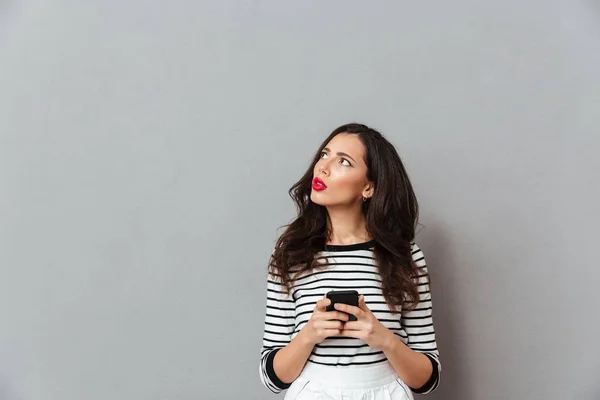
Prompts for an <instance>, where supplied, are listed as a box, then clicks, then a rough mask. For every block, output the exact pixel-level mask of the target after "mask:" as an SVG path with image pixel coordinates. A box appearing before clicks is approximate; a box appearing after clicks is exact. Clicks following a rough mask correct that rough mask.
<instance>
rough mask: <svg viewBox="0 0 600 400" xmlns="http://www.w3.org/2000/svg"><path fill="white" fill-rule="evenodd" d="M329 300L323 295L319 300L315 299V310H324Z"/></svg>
mask: <svg viewBox="0 0 600 400" xmlns="http://www.w3.org/2000/svg"><path fill="white" fill-rule="evenodd" d="M330 302H331V300H329V299H328V298H327V297H323V298H322V299H321V300H319V301H317V304H316V306H315V310H319V311H325V309H326V307H327V306H328V305H329V303H330Z"/></svg>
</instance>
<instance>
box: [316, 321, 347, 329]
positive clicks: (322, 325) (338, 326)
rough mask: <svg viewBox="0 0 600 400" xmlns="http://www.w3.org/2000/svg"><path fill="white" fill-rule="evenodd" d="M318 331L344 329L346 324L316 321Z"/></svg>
mask: <svg viewBox="0 0 600 400" xmlns="http://www.w3.org/2000/svg"><path fill="white" fill-rule="evenodd" d="M314 326H315V328H317V329H344V323H343V322H341V321H315V323H314Z"/></svg>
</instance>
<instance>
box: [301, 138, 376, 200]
mask: <svg viewBox="0 0 600 400" xmlns="http://www.w3.org/2000/svg"><path fill="white" fill-rule="evenodd" d="M364 156H365V148H364V145H363V144H362V142H361V140H360V139H359V137H358V135H354V134H347V133H340V134H339V135H336V136H335V137H334V138H333V139H331V140H330V141H329V143H327V145H326V146H325V148H324V149H323V151H322V153H321V159H320V160H319V161H318V162H317V164H316V165H315V168H314V170H313V182H312V191H311V194H310V199H311V200H312V201H313V203H316V204H319V205H322V206H326V207H327V206H340V205H342V206H349V205H352V204H357V203H358V204H360V203H362V198H363V196H364V197H370V196H372V194H373V185H372V184H371V182H369V181H368V180H367V165H366V164H365V161H364Z"/></svg>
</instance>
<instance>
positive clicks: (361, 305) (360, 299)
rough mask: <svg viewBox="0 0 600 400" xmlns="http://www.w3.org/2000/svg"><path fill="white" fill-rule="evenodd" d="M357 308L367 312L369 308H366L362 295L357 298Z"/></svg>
mask: <svg viewBox="0 0 600 400" xmlns="http://www.w3.org/2000/svg"><path fill="white" fill-rule="evenodd" d="M358 307H359V308H360V309H361V310H363V311H369V307H367V303H365V296H363V295H362V294H361V295H360V296H359V297H358Z"/></svg>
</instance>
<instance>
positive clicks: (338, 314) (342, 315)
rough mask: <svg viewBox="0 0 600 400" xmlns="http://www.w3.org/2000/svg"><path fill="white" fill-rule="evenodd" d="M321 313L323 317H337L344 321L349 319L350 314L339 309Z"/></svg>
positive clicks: (328, 318) (327, 318)
mask: <svg viewBox="0 0 600 400" xmlns="http://www.w3.org/2000/svg"><path fill="white" fill-rule="evenodd" d="M321 315H322V316H323V319H326V320H330V319H337V320H340V321H344V322H346V321H348V320H350V316H349V315H348V314H346V313H343V312H340V311H325V312H324V313H322V314H321Z"/></svg>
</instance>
